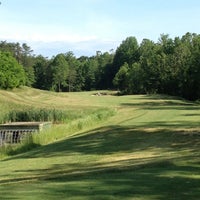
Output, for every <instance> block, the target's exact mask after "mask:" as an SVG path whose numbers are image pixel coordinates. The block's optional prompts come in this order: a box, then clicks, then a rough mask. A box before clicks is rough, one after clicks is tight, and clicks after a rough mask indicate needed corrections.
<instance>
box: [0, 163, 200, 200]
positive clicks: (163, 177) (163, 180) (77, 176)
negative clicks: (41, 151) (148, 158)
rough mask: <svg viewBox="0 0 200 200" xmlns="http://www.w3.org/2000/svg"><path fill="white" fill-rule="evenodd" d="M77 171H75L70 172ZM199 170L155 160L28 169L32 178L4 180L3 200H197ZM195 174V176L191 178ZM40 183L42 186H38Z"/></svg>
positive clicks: (26, 171)
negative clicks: (29, 197)
mask: <svg viewBox="0 0 200 200" xmlns="http://www.w3.org/2000/svg"><path fill="white" fill-rule="evenodd" d="M68 168H73V169H74V170H69V169H68ZM199 169H200V168H199V167H194V166H193V167H192V166H190V167H186V166H177V165H175V164H174V163H173V162H171V161H153V162H146V163H142V164H138V165H135V164H134V162H131V160H130V161H129V163H126V164H124V163H123V167H122V166H121V167H102V166H98V165H96V166H91V165H90V166H88V165H87V164H85V165H79V166H77V165H75V166H71V165H70V164H68V165H66V164H65V165H53V166H52V167H51V168H49V169H48V170H34V171H33V170H30V171H29V170H25V171H17V170H16V173H21V174H22V173H26V174H27V173H30V175H31V176H27V177H22V178H13V179H9V180H6V181H5V180H3V181H0V188H1V189H2V190H1V191H2V192H1V193H0V198H1V199H23V198H20V197H19V194H18V195H17V196H16V194H15V193H14V192H13V193H12V191H15V189H16V188H18V190H19V191H18V192H20V195H21V197H27V195H28V194H29V193H30V191H32V192H31V194H32V195H34V191H38V193H37V194H35V199H55V198H64V199H76V198H77V199H87V200H90V199H91V200H93V199H133V198H135V199H137V198H138V199H159V200H166V199H174V200H175V199H177V200H179V199H181V200H188V199H190V200H196V199H198V198H199V195H200V190H199V188H200V182H199V179H197V178H196V179H195V178H193V177H194V175H198V172H199ZM191 174H192V175H193V176H191ZM35 180H37V182H38V181H39V182H40V184H41V185H39V186H37V182H36V181H35Z"/></svg>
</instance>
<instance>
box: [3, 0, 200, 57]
mask: <svg viewBox="0 0 200 200" xmlns="http://www.w3.org/2000/svg"><path fill="white" fill-rule="evenodd" d="M0 1H1V5H0V40H7V41H8V42H20V43H22V42H26V43H27V44H28V45H29V46H31V48H32V49H33V50H34V53H35V54H42V55H44V56H48V57H51V56H52V55H56V54H58V53H61V52H62V53H66V52H68V51H73V52H74V54H75V55H76V56H77V57H78V56H81V55H86V56H90V55H95V53H96V51H102V52H105V51H109V50H111V49H114V50H115V49H116V48H117V46H119V45H120V43H121V42H122V40H124V39H126V38H127V37H128V36H135V37H136V38H137V39H138V42H141V41H142V39H143V38H148V39H151V40H154V41H157V40H158V38H159V37H160V34H162V33H164V34H169V35H170V37H172V38H174V37H175V36H182V35H184V34H185V33H186V32H191V33H198V34H199V33H200V25H199V19H200V1H199V0H0Z"/></svg>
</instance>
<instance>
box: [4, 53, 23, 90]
mask: <svg viewBox="0 0 200 200" xmlns="http://www.w3.org/2000/svg"><path fill="white" fill-rule="evenodd" d="M24 83H25V72H24V69H23V67H22V66H21V65H19V64H18V62H17V61H16V59H15V58H13V57H12V55H11V54H10V53H6V52H0V88H2V89H8V88H15V87H19V86H21V85H24Z"/></svg>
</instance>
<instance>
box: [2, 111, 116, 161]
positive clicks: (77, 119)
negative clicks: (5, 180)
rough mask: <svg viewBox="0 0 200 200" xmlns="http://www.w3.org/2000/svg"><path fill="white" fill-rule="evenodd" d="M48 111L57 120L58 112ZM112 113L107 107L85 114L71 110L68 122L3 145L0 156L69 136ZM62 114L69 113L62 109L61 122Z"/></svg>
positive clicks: (101, 120)
mask: <svg viewBox="0 0 200 200" xmlns="http://www.w3.org/2000/svg"><path fill="white" fill-rule="evenodd" d="M74 112H75V111H74ZM31 113H32V112H31ZM33 113H34V112H33ZM33 113H32V114H33ZM41 113H42V112H41ZM49 113H50V115H52V116H50V117H54V118H53V119H54V121H56V122H57V120H58V119H59V118H56V117H55V116H57V114H58V113H59V112H53V111H52V113H51V112H49ZM61 113H62V112H61ZM76 113H77V112H76ZM26 114H27V113H25V115H22V116H23V117H24V116H26ZM32 114H31V116H32ZM46 114H47V113H46V112H45V115H43V114H42V115H41V116H42V117H41V118H39V119H42V121H43V120H44V118H43V117H44V116H45V117H46ZM53 114H54V115H53ZM114 114H115V110H113V109H107V108H106V109H102V108H101V109H98V110H95V111H92V112H91V111H90V114H89V113H88V114H87V115H86V114H85V113H84V112H83V113H79V114H75V113H73V112H72V111H71V114H70V116H71V118H70V119H69V118H68V119H67V120H68V123H59V124H54V126H53V127H52V128H51V129H48V130H44V131H42V132H40V133H33V134H32V135H30V136H28V137H27V138H26V139H25V140H23V141H22V143H20V144H16V145H3V146H2V147H0V158H3V157H5V156H9V155H15V154H18V153H22V152H26V151H28V150H30V149H32V148H34V147H38V146H41V145H46V144H49V143H52V142H55V141H57V140H60V139H63V138H65V137H69V136H71V135H73V134H75V133H77V132H78V131H81V130H86V129H89V128H91V127H92V126H95V125H97V124H98V123H100V122H103V121H105V120H107V119H108V118H109V117H111V116H113V115H114ZM12 115H13V116H14V114H13V113H12ZM64 116H65V117H66V116H69V113H68V115H67V114H66V115H65V114H64V111H63V113H62V114H61V117H60V119H61V121H62V122H66V119H65V118H64ZM62 117H63V118H62ZM28 118H29V120H30V119H32V118H30V116H29V117H28ZM16 119H17V118H16ZM48 119H50V118H48ZM55 119H56V120H55ZM61 121H59V122H61Z"/></svg>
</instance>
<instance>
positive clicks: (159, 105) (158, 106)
mask: <svg viewBox="0 0 200 200" xmlns="http://www.w3.org/2000/svg"><path fill="white" fill-rule="evenodd" d="M140 100H141V101H140ZM134 101H135V102H134ZM121 105H122V106H131V107H138V108H142V109H147V110H168V109H170V110H200V104H197V103H195V102H191V101H186V100H183V99H174V97H171V96H164V95H144V96H141V97H137V98H134V99H133V102H131V103H122V104H121Z"/></svg>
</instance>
